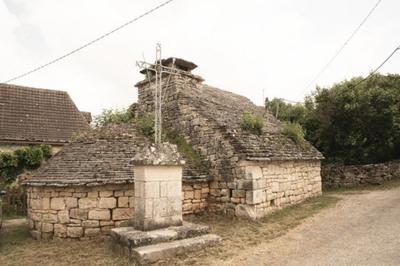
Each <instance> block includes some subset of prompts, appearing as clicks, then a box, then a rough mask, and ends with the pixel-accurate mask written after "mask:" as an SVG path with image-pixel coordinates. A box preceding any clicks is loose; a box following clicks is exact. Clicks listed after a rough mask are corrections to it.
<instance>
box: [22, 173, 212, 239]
mask: <svg viewBox="0 0 400 266" xmlns="http://www.w3.org/2000/svg"><path fill="white" fill-rule="evenodd" d="M208 193H209V186H208V182H207V181H204V180H203V181H198V182H197V181H196V182H193V181H191V182H183V185H182V212H183V214H195V213H200V212H204V211H205V210H206V209H207V198H208ZM27 196H28V221H29V227H30V230H31V234H32V236H33V237H34V238H35V239H51V238H53V237H58V238H79V239H81V238H87V237H92V236H96V235H102V234H103V235H104V234H108V233H109V230H110V229H112V228H115V227H118V226H121V225H124V224H126V223H127V221H128V220H130V219H133V218H134V217H133V213H134V185H133V184H125V185H106V186H93V187H84V186H79V187H28V188H27Z"/></svg>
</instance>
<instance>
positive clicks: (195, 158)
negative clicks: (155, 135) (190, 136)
mask: <svg viewBox="0 0 400 266" xmlns="http://www.w3.org/2000/svg"><path fill="white" fill-rule="evenodd" d="M165 138H166V140H167V141H169V142H171V143H173V144H176V146H177V147H178V151H179V152H180V153H181V154H182V155H184V157H185V159H186V160H188V163H189V164H190V165H192V166H194V167H196V168H197V169H201V170H204V171H207V166H206V165H205V163H204V161H203V160H202V159H201V157H200V154H199V153H198V152H197V151H196V150H195V149H194V148H193V146H192V145H190V144H189V143H188V142H187V141H186V139H185V138H184V137H183V136H181V135H178V134H177V133H176V132H167V134H166V136H165Z"/></svg>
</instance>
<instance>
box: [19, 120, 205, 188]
mask: <svg viewBox="0 0 400 266" xmlns="http://www.w3.org/2000/svg"><path fill="white" fill-rule="evenodd" d="M148 145H149V141H148V140H147V139H146V138H144V137H143V136H141V135H139V134H137V133H136V129H135V125H134V124H120V125H109V126H106V127H102V128H99V129H93V130H89V131H87V132H85V133H83V134H81V135H79V136H78V137H77V139H76V140H74V141H73V142H71V143H69V144H67V145H65V146H64V147H63V149H62V150H61V151H60V152H58V153H57V154H55V155H54V156H53V157H52V158H51V159H50V160H49V161H48V162H47V163H46V164H45V165H43V166H41V167H40V168H39V169H38V170H37V171H35V172H34V173H33V175H32V177H31V178H30V179H29V180H27V181H26V182H25V184H27V185H31V186H43V185H44V186H68V185H75V186H76V185H86V186H95V185H102V184H123V183H133V180H134V179H133V178H134V176H133V169H132V168H133V164H132V159H133V158H134V157H135V154H136V153H137V151H140V150H143V149H144V147H146V146H148ZM184 167H185V168H184V171H183V178H184V179H185V180H192V179H194V178H197V179H202V178H204V179H207V176H205V175H202V174H199V173H198V172H196V170H192V169H191V168H190V167H191V166H190V165H185V166H184Z"/></svg>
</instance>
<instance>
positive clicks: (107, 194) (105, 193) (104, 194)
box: [99, 191, 114, 198]
mask: <svg viewBox="0 0 400 266" xmlns="http://www.w3.org/2000/svg"><path fill="white" fill-rule="evenodd" d="M99 194H100V198H103V197H112V196H113V195H114V191H100V192H99Z"/></svg>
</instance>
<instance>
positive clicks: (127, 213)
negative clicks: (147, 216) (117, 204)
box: [112, 208, 134, 220]
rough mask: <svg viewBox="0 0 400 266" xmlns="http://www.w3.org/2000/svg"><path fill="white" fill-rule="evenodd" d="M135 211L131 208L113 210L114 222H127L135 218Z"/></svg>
mask: <svg viewBox="0 0 400 266" xmlns="http://www.w3.org/2000/svg"><path fill="white" fill-rule="evenodd" d="M133 215H134V213H133V210H132V209H131V208H116V209H114V210H112V219H113V220H126V219H131V218H133Z"/></svg>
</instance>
